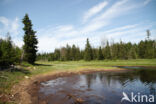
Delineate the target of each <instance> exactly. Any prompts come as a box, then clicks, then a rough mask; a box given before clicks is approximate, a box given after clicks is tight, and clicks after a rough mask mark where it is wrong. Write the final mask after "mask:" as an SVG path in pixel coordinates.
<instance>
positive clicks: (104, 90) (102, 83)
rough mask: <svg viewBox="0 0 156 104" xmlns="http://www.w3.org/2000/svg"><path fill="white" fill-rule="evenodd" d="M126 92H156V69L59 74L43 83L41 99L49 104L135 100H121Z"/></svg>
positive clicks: (86, 103) (97, 103)
mask: <svg viewBox="0 0 156 104" xmlns="http://www.w3.org/2000/svg"><path fill="white" fill-rule="evenodd" d="M123 92H125V93H126V94H127V95H128V96H130V94H131V93H132V92H133V93H134V94H138V93H140V95H151V94H152V95H155V94H156V70H151V69H146V68H142V69H138V68H137V69H136V70H131V71H125V72H98V73H90V74H82V75H72V76H69V77H61V78H57V79H54V80H50V81H47V82H43V83H41V87H40V91H39V93H40V94H39V100H40V101H44V102H46V103H48V104H80V102H81V103H82V104H135V102H133V103H132V102H128V101H123V102H121V99H122V97H123V94H122V93H123ZM77 100H78V101H80V102H77ZM144 100H145V99H144ZM155 100H156V99H155ZM148 103H149V102H147V103H145V102H144V103H141V104H148ZM136 104H138V103H136ZM139 104H140V103H139ZM149 104H154V103H149ZM155 104H156V103H155Z"/></svg>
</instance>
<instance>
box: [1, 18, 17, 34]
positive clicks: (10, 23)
mask: <svg viewBox="0 0 156 104" xmlns="http://www.w3.org/2000/svg"><path fill="white" fill-rule="evenodd" d="M0 24H1V25H2V28H1V29H0V31H1V32H2V33H4V34H3V35H5V34H6V33H7V32H9V33H10V35H11V36H12V37H14V36H16V35H18V34H19V30H18V29H19V19H18V18H17V17H16V18H15V19H14V20H10V19H8V18H6V17H0Z"/></svg>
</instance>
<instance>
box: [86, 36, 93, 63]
mask: <svg viewBox="0 0 156 104" xmlns="http://www.w3.org/2000/svg"><path fill="white" fill-rule="evenodd" d="M92 58H93V53H92V47H91V45H90V43H89V39H88V38H87V43H86V47H85V53H84V59H85V60H86V61H90V60H92Z"/></svg>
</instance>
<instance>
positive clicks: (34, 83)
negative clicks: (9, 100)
mask: <svg viewBox="0 0 156 104" xmlns="http://www.w3.org/2000/svg"><path fill="white" fill-rule="evenodd" d="M125 71H127V70H126V69H120V68H115V69H82V70H79V71H74V72H73V71H67V72H51V73H47V74H40V75H36V76H33V77H31V78H26V79H25V80H22V81H21V82H20V83H19V84H17V85H15V86H13V88H12V95H13V96H14V99H15V100H16V102H17V103H18V104H46V102H45V101H43V102H39V98H38V90H39V88H40V83H41V82H44V81H48V80H52V79H56V78H58V77H66V76H71V75H77V74H88V73H94V72H125Z"/></svg>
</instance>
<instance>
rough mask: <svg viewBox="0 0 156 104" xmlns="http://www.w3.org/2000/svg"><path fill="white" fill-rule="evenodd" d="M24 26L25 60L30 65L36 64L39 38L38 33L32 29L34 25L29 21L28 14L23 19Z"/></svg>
mask: <svg viewBox="0 0 156 104" xmlns="http://www.w3.org/2000/svg"><path fill="white" fill-rule="evenodd" d="M22 22H23V24H24V28H23V30H24V33H25V34H24V46H23V49H24V59H25V61H27V62H28V63H30V64H34V62H35V60H36V52H37V43H38V41H37V38H36V35H35V33H36V31H34V30H33V29H32V26H33V25H32V23H31V20H30V19H29V16H28V14H26V15H25V16H24V18H23V21H22Z"/></svg>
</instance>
